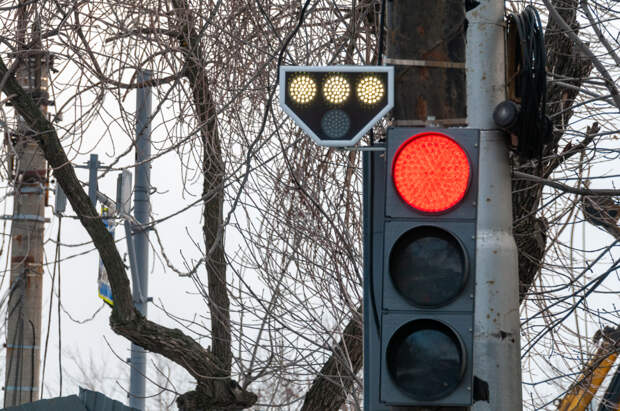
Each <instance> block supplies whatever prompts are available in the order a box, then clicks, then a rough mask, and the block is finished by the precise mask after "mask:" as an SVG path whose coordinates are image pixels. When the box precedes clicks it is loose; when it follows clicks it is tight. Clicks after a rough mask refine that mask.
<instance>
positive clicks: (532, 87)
mask: <svg viewBox="0 0 620 411" xmlns="http://www.w3.org/2000/svg"><path fill="white" fill-rule="evenodd" d="M515 28H516V30H517V34H518V45H517V49H516V50H515V51H516V62H517V64H518V69H519V70H518V72H517V73H516V78H514V79H508V80H509V81H516V87H515V94H516V98H517V102H514V101H510V100H508V101H505V102H503V103H500V104H499V105H498V106H497V107H496V109H495V112H494V113H493V117H494V119H495V122H496V123H497V124H498V125H499V126H500V127H502V128H505V129H507V130H509V131H510V132H511V133H513V134H515V135H516V136H517V137H518V139H519V143H518V145H517V147H516V151H517V153H518V154H519V157H520V158H523V159H531V158H541V157H542V153H543V146H544V145H545V144H547V143H549V142H550V140H551V131H552V123H551V120H550V119H549V118H548V117H547V116H546V114H545V111H546V104H547V100H546V94H547V74H546V70H545V65H546V56H545V39H544V34H543V28H542V24H541V22H540V16H539V15H538V11H536V9H535V8H534V7H532V6H527V7H526V8H525V10H523V12H522V13H520V14H510V16H509V17H508V30H514V29H515ZM508 46H510V45H508Z"/></svg>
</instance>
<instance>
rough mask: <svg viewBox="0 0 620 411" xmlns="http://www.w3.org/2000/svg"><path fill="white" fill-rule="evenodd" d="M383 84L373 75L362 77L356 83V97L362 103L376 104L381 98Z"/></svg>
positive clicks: (383, 92)
mask: <svg viewBox="0 0 620 411" xmlns="http://www.w3.org/2000/svg"><path fill="white" fill-rule="evenodd" d="M384 94H385V86H384V85H383V82H382V81H381V80H380V79H379V78H378V77H375V76H368V77H363V78H362V79H361V80H360V81H359V82H358V83H357V98H359V99H360V101H361V102H362V103H364V104H376V103H378V102H379V101H381V99H382V98H383V95H384Z"/></svg>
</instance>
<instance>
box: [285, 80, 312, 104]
mask: <svg viewBox="0 0 620 411" xmlns="http://www.w3.org/2000/svg"><path fill="white" fill-rule="evenodd" d="M288 93H289V95H290V96H291V99H292V100H293V101H294V102H295V103H297V104H308V103H310V102H311V101H312V100H314V97H315V96H316V82H315V81H314V80H313V79H312V78H311V77H310V76H308V75H307V74H300V75H298V76H295V77H294V78H293V80H291V83H290V84H289V86H288Z"/></svg>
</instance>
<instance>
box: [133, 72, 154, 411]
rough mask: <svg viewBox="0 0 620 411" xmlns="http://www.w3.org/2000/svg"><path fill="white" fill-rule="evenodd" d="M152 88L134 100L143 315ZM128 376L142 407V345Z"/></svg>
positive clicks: (143, 306)
mask: <svg viewBox="0 0 620 411" xmlns="http://www.w3.org/2000/svg"><path fill="white" fill-rule="evenodd" d="M150 79H151V72H150V71H140V72H139V73H138V83H142V82H144V81H148V80H150ZM150 158H151V87H142V88H139V89H138V96H137V99H136V163H137V164H139V165H138V166H137V167H136V183H135V186H134V192H135V193H134V196H135V197H134V217H135V218H136V220H137V222H138V224H140V225H141V226H135V227H134V231H135V234H134V236H133V239H134V245H135V251H136V265H137V276H136V277H137V278H138V279H139V281H134V283H133V296H134V304H135V305H136V308H137V309H138V311H140V312H141V313H142V315H144V316H145V317H146V315H147V296H148V288H149V287H148V286H149V278H148V269H149V234H148V229H144V228H143V226H144V225H146V224H148V223H149V218H150V212H151V203H150V201H151V194H150V190H151V163H150V162H149V161H148V160H149V159H150ZM130 361H131V375H130V381H129V406H130V407H133V408H137V409H139V410H144V409H145V408H144V407H145V406H144V403H145V397H146V391H145V382H146V380H145V376H146V351H145V350H144V348H142V347H140V346H138V345H135V344H133V343H132V344H131V360H130Z"/></svg>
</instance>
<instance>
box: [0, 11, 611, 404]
mask: <svg viewBox="0 0 620 411" xmlns="http://www.w3.org/2000/svg"><path fill="white" fill-rule="evenodd" d="M523 3H525V2H519V1H515V2H511V3H509V4H508V6H509V7H511V8H512V9H513V10H514V11H518V10H520V9H521V8H522V7H523V5H524V4H523ZM608 3H609V4H605V3H604V2H593V1H585V0H582V1H581V2H579V1H577V0H550V1H547V0H545V2H544V4H543V3H541V4H539V6H540V7H539V8H540V9H541V11H545V10H549V13H546V12H545V13H543V15H544V18H545V20H546V22H547V23H546V33H545V35H546V46H547V75H548V78H549V81H550V87H549V90H548V95H547V101H548V108H547V109H548V114H549V115H550V117H551V118H552V121H553V125H554V134H553V142H552V144H550V145H548V146H547V147H546V149H545V153H544V156H543V157H542V158H541V159H539V160H534V161H530V162H524V161H521V160H519V159H518V158H517V157H515V158H514V170H515V174H514V181H513V189H514V193H513V203H514V205H515V206H514V210H513V211H514V223H515V225H514V230H515V237H516V240H517V244H518V247H519V278H520V280H521V290H520V293H521V294H520V295H521V300H522V301H523V302H524V303H523V304H524V308H523V313H524V316H525V317H526V319H525V320H524V326H523V332H524V335H525V336H526V338H525V339H524V341H525V344H524V355H525V356H526V357H527V356H531V355H543V354H542V353H545V352H547V350H548V349H550V348H549V347H554V349H556V350H558V352H562V353H564V354H566V355H568V354H567V353H568V352H569V351H570V350H571V349H573V348H574V347H576V346H578V347H579V349H580V350H581V352H585V351H586V349H585V348H584V347H581V346H579V342H580V341H583V340H584V339H586V338H587V336H588V334H587V333H583V335H582V334H580V332H579V330H577V331H575V327H573V326H568V325H567V324H568V323H567V321H568V320H567V318H574V316H573V317H570V315H569V316H568V317H566V318H564V317H563V316H564V314H562V313H563V312H564V311H563V310H567V312H569V314H571V313H575V312H577V313H581V314H584V316H582V318H583V319H584V321H585V322H586V323H589V324H590V325H591V324H593V323H595V322H596V321H598V322H601V323H602V322H605V323H606V322H613V321H617V315H616V314H614V313H611V314H609V313H608V314H605V315H598V314H596V315H595V313H593V312H590V311H588V310H587V305H584V302H583V301H588V300H587V298H586V297H588V296H589V295H591V294H592V293H596V292H597V287H599V286H601V284H606V283H603V282H602V281H601V282H600V283H599V284H591V283H589V282H588V281H589V280H590V278H589V277H587V276H586V277H584V276H582V277H579V276H578V275H576V273H577V271H578V270H579V269H581V268H584V267H577V266H576V265H575V263H574V261H575V256H574V254H575V253H581V254H583V255H586V257H585V260H591V259H593V258H592V257H590V253H589V251H588V250H585V249H582V250H578V249H577V247H576V245H575V244H574V243H570V241H572V240H567V237H566V232H567V231H566V230H567V227H570V229H571V230H573V228H574V227H575V226H576V224H577V223H579V224H581V223H582V222H583V217H582V215H583V214H580V213H581V211H580V209H579V204H581V203H580V201H581V198H582V197H583V195H584V194H585V195H595V194H596V195H597V196H599V197H600V195H599V194H600V193H597V192H595V191H592V189H593V187H592V186H588V184H587V181H588V180H592V181H594V178H593V177H596V174H594V175H593V174H592V173H590V171H589V170H594V169H596V166H597V165H598V164H611V162H612V161H613V159H612V158H610V157H611V156H612V154H610V153H614V151H613V149H605V150H606V151H601V150H600V147H603V146H605V145H606V143H607V142H608V141H609V140H610V139H611V136H612V135H613V133H614V132H615V131H617V124H614V122H613V120H614V119H613V115H614V114H616V113H617V112H618V101H617V94H618V93H617V89H616V85H615V80H614V79H616V78H617V77H618V68H619V67H618V58H617V54H618V52H617V49H618V46H619V45H620V44H619V43H618V37H617V33H618V29H617V19H618V17H619V16H618V13H620V12H619V11H617V10H615V9H614V7H613V6H614V3H613V2H612V1H609V2H608ZM381 4H382V2H381V1H378V0H364V1H362V0H360V1H354V2H353V4H352V5H351V4H350V3H348V2H337V1H317V2H310V1H303V2H301V3H300V2H297V1H296V2H293V1H272V0H258V1H252V2H251V1H243V0H230V1H221V0H201V1H199V0H196V1H193V0H172V1H170V2H161V1H158V0H141V1H137V2H131V3H122V2H115V1H110V0H97V1H94V2H88V3H84V2H77V1H76V2H60V1H52V2H43V3H38V2H37V3H28V5H27V6H25V7H29V8H30V12H32V15H33V21H36V22H37V24H39V25H40V30H41V37H42V41H43V47H44V48H46V49H48V50H50V51H52V52H54V53H56V55H57V56H58V58H57V60H58V62H57V64H56V66H57V67H56V68H57V70H58V71H59V72H58V74H56V75H55V76H54V80H53V82H52V86H51V94H52V95H53V96H54V98H55V100H56V111H55V114H54V115H52V116H51V117H49V118H48V117H46V116H45V115H44V114H43V113H41V111H40V110H39V109H38V107H37V106H36V104H35V102H33V100H32V98H31V97H30V96H29V95H27V94H26V93H25V92H24V91H23V90H22V89H21V87H20V86H19V85H18V84H17V82H16V80H15V78H14V73H15V70H16V69H17V67H19V65H20V64H24V60H23V59H22V58H20V55H19V54H9V53H8V52H9V51H11V50H17V49H18V47H17V46H18V45H17V44H16V40H15V36H14V33H13V32H14V25H15V24H14V18H15V17H14V14H15V7H12V6H9V5H8V3H7V8H6V9H2V11H1V13H2V14H1V18H2V21H3V29H1V30H2V32H1V35H2V37H0V38H1V40H2V44H3V51H4V53H3V54H2V55H1V57H0V78H1V82H0V88H1V89H2V91H3V93H4V95H5V97H6V99H5V100H3V102H2V103H3V104H5V105H6V103H7V102H10V104H11V106H12V107H11V109H14V110H15V111H16V112H17V113H18V114H19V115H20V116H22V117H23V118H24V119H25V120H26V122H27V123H28V125H29V127H30V128H31V130H32V138H33V139H34V140H36V141H37V143H38V144H39V146H40V147H41V149H42V150H43V152H44V154H45V157H46V159H47V161H48V162H49V164H50V167H51V169H52V172H53V175H54V176H55V178H56V179H57V181H58V183H59V184H60V186H61V187H62V189H63V191H64V192H65V193H66V194H67V197H68V198H69V200H70V202H71V205H72V208H73V210H74V212H75V213H76V214H77V216H78V217H79V218H80V221H81V222H82V224H83V226H84V228H85V229H86V231H87V232H88V234H89V236H90V238H91V239H92V243H93V245H94V246H95V247H96V248H97V250H98V251H99V253H100V255H101V258H102V260H103V262H104V264H105V267H106V269H107V272H108V276H109V278H110V283H111V285H112V290H113V294H114V302H115V304H114V308H113V310H112V315H111V317H110V325H111V327H112V329H113V330H114V331H115V332H117V333H118V334H120V335H122V336H124V337H126V338H127V339H129V340H130V341H132V342H134V343H136V344H138V345H140V346H142V347H145V348H146V349H147V350H148V351H151V352H153V353H158V354H161V355H162V356H163V357H165V358H167V359H170V360H172V361H174V362H175V363H177V364H178V365H180V366H181V367H183V368H184V369H185V370H186V371H187V372H188V373H189V374H190V375H191V377H192V378H193V379H194V380H195V388H194V390H191V391H188V392H185V393H183V394H181V395H179V397H178V399H177V404H178V406H179V408H180V409H188V410H190V409H191V410H199V409H205V410H206V409H218V410H220V409H243V408H249V407H252V406H253V405H255V404H260V408H261V409H267V408H284V409H287V408H288V409H299V408H301V409H304V410H317V411H318V410H321V411H322V410H337V409H360V408H361V400H360V399H361V397H362V385H363V383H362V376H361V374H360V370H361V367H362V320H361V312H362V304H361V301H362V291H361V290H362V288H361V287H362V263H363V261H362V247H361V239H362V232H361V225H362V222H361V214H362V213H361V169H360V156H359V154H358V153H356V152H342V151H338V150H335V149H325V148H319V147H317V146H315V145H313V144H312V143H310V142H309V141H308V139H307V138H306V137H305V136H303V135H302V134H301V133H300V131H299V130H298V129H297V128H296V127H294V126H293V125H292V124H291V122H289V121H287V120H286V119H285V118H284V117H283V115H282V113H281V111H280V110H279V108H278V106H277V102H276V99H275V93H276V83H277V82H276V78H277V69H278V67H279V66H280V65H282V64H340V63H347V64H370V63H376V62H377V59H378V55H377V51H378V47H377V37H378V33H379V32H380V27H379V24H380V23H379V21H380V19H379V11H380V8H381ZM614 27H615V28H614ZM614 33H615V35H614ZM21 46H24V45H21ZM26 46H28V45H26ZM143 68H148V69H150V70H152V71H153V73H154V75H153V79H152V80H151V81H149V83H148V84H149V85H151V86H153V87H154V89H155V90H156V96H155V100H156V101H157V102H158V104H157V107H156V112H155V113H154V114H153V117H152V121H153V123H154V128H158V127H159V128H161V129H164V130H165V134H166V137H165V139H163V140H162V141H159V142H157V144H156V150H154V151H153V153H154V154H153V160H155V159H157V158H159V157H162V156H165V155H167V154H169V153H175V154H176V155H177V156H178V159H179V167H181V168H182V176H183V183H184V190H185V191H184V193H186V195H187V198H188V200H185V199H183V201H184V202H183V205H181V206H179V208H178V211H177V212H176V213H174V214H171V215H166V216H157V218H154V219H153V223H152V224H151V225H150V227H149V228H151V229H153V230H154V231H155V233H157V230H158V227H159V224H161V223H162V222H164V221H166V220H167V219H169V218H172V217H173V215H176V214H177V213H183V212H184V211H186V210H187V209H190V208H192V207H196V206H199V207H202V221H201V226H202V227H201V233H200V234H201V235H202V241H201V242H196V247H197V249H199V250H200V254H201V257H200V258H199V259H198V260H195V261H194V260H191V258H188V259H185V257H184V256H183V255H177V254H174V253H173V252H172V251H171V248H170V244H171V242H170V241H169V240H168V239H166V238H162V237H161V236H158V235H156V236H155V238H156V241H155V242H154V244H153V246H154V248H155V250H156V251H157V253H158V257H157V258H158V259H160V260H161V261H163V262H164V264H165V265H166V267H167V268H168V269H169V270H170V271H173V272H175V273H177V274H178V275H179V277H181V278H183V279H185V281H191V282H192V283H193V285H194V287H195V290H196V292H197V293H199V295H201V296H202V297H203V298H204V300H205V303H206V306H207V307H208V311H209V315H208V316H205V317H201V318H199V319H196V318H189V319H178V318H176V317H175V316H174V312H170V315H171V318H174V319H175V321H176V322H177V323H178V324H180V325H179V327H182V328H183V330H181V329H173V328H169V327H165V326H163V325H161V324H158V323H155V322H153V321H149V320H148V319H146V318H144V317H142V316H141V315H140V314H139V313H138V312H137V311H136V310H135V309H134V307H133V302H132V296H131V292H130V288H129V281H128V278H127V275H126V270H125V265H124V263H123V260H122V258H121V256H120V254H119V252H118V249H117V246H116V244H115V243H114V241H113V239H112V238H111V236H110V235H109V233H108V231H107V229H106V228H105V226H104V225H103V223H102V221H101V219H100V218H99V216H98V214H97V212H96V210H95V209H94V207H93V206H92V205H91V203H90V200H89V198H88V196H87V195H86V193H85V192H84V190H83V188H82V182H81V181H80V180H79V179H78V178H77V177H76V174H75V172H74V169H73V167H72V162H73V161H74V160H75V159H76V158H79V155H80V154H81V153H82V151H84V150H85V149H84V148H83V147H82V145H84V144H86V142H85V139H84V138H82V132H83V130H93V129H94V128H95V127H101V125H102V124H103V125H104V128H105V130H104V131H103V132H101V133H100V134H98V135H97V137H94V138H102V139H104V138H110V137H111V135H112V134H114V135H115V136H116V135H117V133H118V130H123V131H125V134H126V135H127V136H131V135H132V132H131V129H132V126H133V121H134V115H133V113H131V110H130V109H128V108H126V106H125V98H126V96H127V94H128V93H129V92H131V91H132V90H134V89H136V88H137V87H140V86H141V84H138V83H137V80H136V76H135V72H136V70H138V69H143ZM110 101H113V102H114V103H115V108H114V111H110V110H111V109H110ZM5 111H7V112H9V109H8V108H5ZM60 114H62V119H61V115H60ZM7 127H10V126H7ZM89 132H90V131H87V132H86V133H89ZM375 132H376V133H375V134H376V135H377V136H380V135H381V134H382V128H381V127H378V128H376V130H375ZM134 143H135V142H134V141H133V139H132V138H131V137H126V138H123V139H118V140H115V152H114V154H113V155H112V156H111V157H112V159H111V166H112V167H113V170H118V169H121V168H124V167H132V166H135V164H129V165H125V164H126V163H127V162H129V161H130V160H129V159H128V154H129V153H131V151H132V150H133V145H134ZM92 147H93V145H89V146H88V149H92ZM597 148H599V149H597ZM597 170H600V169H597ZM597 172H598V173H603V171H595V173H597ZM589 173H590V174H589ZM598 188H600V187H598ZM602 188H608V189H610V190H612V191H611V193H607V195H609V194H613V195H617V193H615V192H613V187H607V186H605V187H602ZM180 201H181V200H180ZM155 207H156V206H155ZM190 234H191V233H190ZM233 234H235V235H238V238H240V240H239V243H237V244H234V245H231V244H230V243H229V242H227V241H226V238H227V237H226V235H228V236H230V235H233ZM178 235H179V236H181V235H186V234H185V233H184V232H183V231H182V230H181V231H180V232H179V233H178ZM567 241H568V242H567ZM613 247H615V243H614V244H612V245H610V247H609V248H610V249H613ZM592 248H596V247H592ZM592 248H590V249H589V250H591V249H592ZM597 251H599V250H597ZM571 253H572V254H571ZM581 254H580V255H581ZM599 267H600V266H599ZM558 278H560V279H565V280H558ZM561 281H566V282H568V284H569V286H568V288H564V289H562V288H560V287H558V282H561ZM595 285H596V287H595ZM563 290H567V292H568V293H564V291H563ZM584 293H589V294H584ZM582 296H584V300H581V297H582ZM167 309H168V308H166V310H167ZM576 310H577V311H576ZM581 314H579V315H581ZM585 314H587V318H586V316H585ZM579 315H577V316H579ZM539 318H541V319H543V320H542V321H543V322H544V321H546V322H547V323H546V324H547V326H548V328H549V329H562V330H564V333H565V334H566V335H565V336H564V338H562V339H560V340H554V339H553V335H555V334H551V335H549V334H547V332H546V331H541V328H540V327H541V326H540V322H539V320H538V319H539ZM203 320H204V321H203ZM578 323H579V322H578V321H577V322H576V324H578ZM579 324H581V323H579ZM554 332H555V331H554ZM571 333H572V334H571ZM569 334H571V335H570V336H569ZM527 358H530V357H527ZM566 364H569V366H567V367H559V366H558V364H555V363H552V362H550V363H549V364H548V366H547V368H546V369H545V372H548V370H553V371H552V372H549V373H550V374H553V373H555V374H554V375H560V376H561V377H565V380H561V381H563V384H564V386H563V387H564V389H568V386H569V384H568V381H569V380H570V378H569V376H568V375H567V370H569V369H571V367H573V366H574V362H570V361H567V362H566ZM526 368H527V369H533V368H536V367H530V368H528V366H527V364H526ZM165 374H166V373H165V372H163V374H162V375H165ZM162 385H163V386H165V387H167V386H166V385H165V384H162ZM175 390H176V389H171V391H175ZM541 398H543V395H542V394H541ZM545 401H547V400H546V399H535V400H532V401H531V404H532V407H533V408H535V407H540V404H541V402H542V403H544V402H545Z"/></svg>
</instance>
